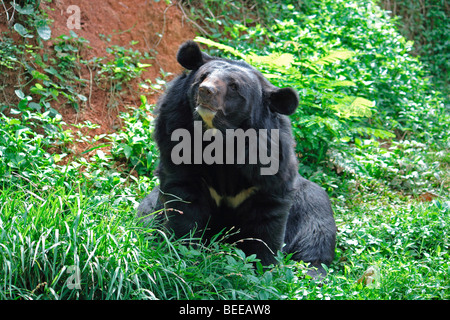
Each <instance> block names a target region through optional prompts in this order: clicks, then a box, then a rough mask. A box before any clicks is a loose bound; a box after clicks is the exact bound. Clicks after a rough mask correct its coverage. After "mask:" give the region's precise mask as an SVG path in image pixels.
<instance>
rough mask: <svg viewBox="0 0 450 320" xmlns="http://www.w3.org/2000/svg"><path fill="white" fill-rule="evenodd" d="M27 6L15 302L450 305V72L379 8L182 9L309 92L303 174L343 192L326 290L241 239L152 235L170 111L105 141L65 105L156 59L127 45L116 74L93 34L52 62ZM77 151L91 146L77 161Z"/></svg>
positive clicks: (3, 218) (14, 193) (0, 244)
mask: <svg viewBox="0 0 450 320" xmlns="http://www.w3.org/2000/svg"><path fill="white" fill-rule="evenodd" d="M25 3H26V4H25V6H23V7H20V8H19V9H18V11H17V12H16V14H17V17H16V18H17V20H15V21H12V23H16V24H18V25H17V26H16V24H14V25H13V26H12V29H11V30H10V31H8V32H5V33H3V34H2V37H3V39H2V42H1V43H0V75H1V79H0V80H1V81H0V87H1V89H2V92H3V94H0V97H1V98H0V102H1V104H0V279H1V280H0V299H12V300H17V299H287V300H290V299H449V298H450V277H449V274H450V257H449V249H450V244H449V223H450V198H449V193H448V189H449V177H450V175H449V170H448V169H449V164H450V157H449V148H450V140H449V135H448V133H449V131H450V128H449V124H450V120H449V119H450V117H449V106H448V105H446V104H445V103H444V102H445V97H443V95H442V94H441V93H440V92H439V91H438V90H437V89H436V87H435V86H434V85H433V83H432V82H430V81H429V80H428V73H427V71H426V70H428V69H429V68H431V70H434V69H433V67H428V65H424V64H423V63H422V62H421V61H420V60H419V59H418V58H415V57H413V56H412V55H411V54H410V52H411V50H414V45H413V43H412V42H411V41H408V40H407V39H406V38H404V37H403V36H401V35H400V33H399V31H398V29H397V27H396V25H395V23H394V21H393V20H392V19H391V18H390V17H389V15H388V14H387V13H386V12H385V11H383V10H381V9H380V8H379V7H378V6H377V5H376V3H374V2H373V1H369V0H339V1H332V0H321V1H319V0H315V1H308V2H305V3H303V2H300V3H298V2H294V1H293V2H290V1H283V2H281V1H275V2H269V1H262V0H261V1H255V2H254V3H253V4H252V6H250V5H248V4H247V3H246V2H244V1H243V2H239V1H238V2H233V4H230V3H229V2H223V1H222V2H220V1H203V2H195V3H194V2H193V3H189V2H188V3H187V4H185V6H184V7H182V9H183V10H184V12H185V14H186V17H187V18H188V19H191V20H193V21H196V24H197V26H198V27H199V29H198V30H199V35H201V37H199V38H197V41H198V42H199V43H202V44H203V47H204V48H205V49H208V48H209V50H210V52H211V53H212V54H215V55H222V56H227V57H230V58H234V59H236V58H239V59H244V60H246V61H248V62H249V63H251V64H252V65H254V66H255V67H257V68H258V69H259V70H261V71H262V72H263V73H265V74H270V75H271V79H270V80H271V81H273V83H274V84H275V85H277V86H280V87H283V86H292V87H294V88H296V90H297V91H298V92H299V95H300V99H301V106H300V107H299V108H298V110H297V111H296V113H295V114H294V115H293V116H292V118H291V119H292V122H293V132H294V135H295V138H296V142H297V145H296V153H297V156H298V157H299V160H300V163H301V165H300V167H299V172H300V173H301V174H302V175H304V176H305V177H307V178H309V179H311V180H313V181H315V182H317V183H318V184H320V185H321V186H322V187H324V188H325V189H326V190H327V192H328V193H329V194H330V196H331V197H332V202H333V207H334V210H335V218H336V222H337V225H338V234H337V248H336V258H335V260H334V261H333V263H332V264H331V265H330V267H329V268H328V276H327V281H326V282H323V283H320V284H319V283H318V282H317V281H315V280H312V279H310V278H309V277H308V276H307V275H306V268H305V265H304V264H302V263H295V262H293V261H291V260H289V256H283V255H281V254H280V255H279V256H278V260H279V264H278V265H277V266H274V267H272V268H269V269H263V268H262V267H260V265H259V264H258V262H257V259H256V257H255V256H249V257H247V256H245V255H244V254H243V252H242V251H240V250H238V249H236V248H235V247H234V246H233V245H224V244H222V243H221V242H220V238H221V237H226V236H227V235H226V234H219V235H217V238H216V239H214V240H213V241H212V243H211V245H209V246H207V247H203V246H193V245H191V244H190V243H189V241H188V239H181V240H174V239H172V238H171V236H170V235H169V234H166V233H164V232H162V231H161V230H159V229H158V228H157V226H156V225H150V226H148V225H147V226H143V225H141V224H139V222H138V221H137V220H136V219H135V210H136V207H137V205H138V203H139V201H140V199H142V198H143V197H144V196H145V195H146V194H148V193H149V192H150V190H151V189H152V188H153V187H154V186H155V185H156V184H157V180H156V178H155V177H154V176H153V171H154V169H155V168H156V164H157V161H158V150H157V148H156V145H155V143H154V142H153V141H152V138H151V133H152V130H153V124H152V113H153V112H154V104H152V103H150V102H149V99H148V98H147V96H146V95H142V96H141V97H139V103H138V105H137V106H134V107H133V108H130V109H128V110H127V111H125V112H123V113H121V114H120V117H119V118H120V121H121V122H120V123H121V127H119V129H118V130H117V131H116V132H114V133H105V134H104V135H102V136H96V134H95V133H94V132H95V130H96V125H95V123H89V122H86V123H84V124H78V125H76V126H73V125H71V124H70V123H67V122H65V121H64V119H63V116H61V115H60V114H59V112H58V111H57V110H56V107H55V103H57V102H58V103H59V104H61V103H62V104H65V106H64V107H66V108H79V109H80V108H82V107H83V106H85V105H86V104H88V103H89V99H90V98H91V97H90V93H89V90H87V89H86V86H87V83H86V81H83V80H81V79H80V78H81V77H80V75H79V72H80V70H81V68H82V66H83V65H84V66H86V65H88V66H89V68H90V69H91V71H92V72H93V74H92V81H99V82H101V81H103V80H102V79H103V78H105V79H109V80H111V81H112V82H111V84H110V85H109V86H107V85H105V88H104V90H106V91H108V92H112V91H114V93H116V92H117V91H118V90H121V88H122V87H125V86H126V82H127V81H132V80H133V79H135V78H137V77H138V76H139V75H140V74H141V72H142V71H143V69H145V68H146V65H147V63H146V62H145V61H143V60H142V59H143V57H146V54H145V53H143V52H137V51H136V49H133V48H132V46H130V47H126V48H125V47H110V48H111V49H110V51H111V53H112V56H113V58H112V59H111V60H108V59H107V58H105V57H107V56H108V54H107V52H105V54H104V57H98V59H93V60H91V62H89V61H88V60H83V59H82V58H81V57H80V55H79V54H80V52H81V51H83V50H89V48H88V46H89V43H87V42H86V41H85V39H80V38H79V37H78V36H76V32H75V33H70V32H67V34H66V36H62V37H57V38H55V39H54V41H53V43H54V44H56V45H55V46H53V47H50V48H47V49H43V48H44V46H43V44H42V43H43V42H44V41H46V39H47V37H49V36H50V37H51V35H49V30H51V28H52V24H51V21H47V20H46V14H45V12H42V11H41V10H38V9H37V7H35V6H34V5H33V4H34V2H33V1H28V2H25ZM2 4H4V5H5V7H6V8H9V4H7V3H6V1H2ZM50 6H51V4H50ZM8 12H11V11H8ZM21 15H22V17H21ZM8 19H10V17H9V18H8ZM8 21H11V20H8ZM442 45H443V46H445V45H446V44H445V43H444V44H442ZM447 46H448V44H447ZM46 50H47V51H46ZM442 52H444V51H441V50H439V54H442ZM149 54H150V53H149ZM432 61H433V59H432V58H430V59H427V61H425V62H426V63H431V62H432ZM442 65H443V63H442V59H439V66H437V68H438V67H439V68H441V67H442ZM102 77H103V78H102ZM114 77H116V78H114ZM96 79H97V80H96ZM123 79H127V80H126V81H125V80H123ZM158 81H159V82H158V83H159V84H162V83H164V81H163V80H161V79H159V80H158ZM112 86H113V87H114V90H113V89H111V88H112ZM11 88H13V89H11ZM114 102H115V104H117V103H122V102H121V101H120V99H115V100H114ZM79 128H82V129H83V131H78V130H77V129H79ZM76 143H86V144H88V145H89V148H88V150H87V151H86V152H83V153H76V152H73V148H72V146H73V145H74V144H76ZM155 214H158V213H155ZM254 263H255V264H256V268H254V267H253V264H254Z"/></svg>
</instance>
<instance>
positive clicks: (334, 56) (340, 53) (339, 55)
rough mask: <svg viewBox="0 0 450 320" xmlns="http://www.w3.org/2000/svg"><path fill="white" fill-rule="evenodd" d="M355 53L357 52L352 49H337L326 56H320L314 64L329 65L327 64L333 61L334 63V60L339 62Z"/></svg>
mask: <svg viewBox="0 0 450 320" xmlns="http://www.w3.org/2000/svg"><path fill="white" fill-rule="evenodd" d="M355 54H356V53H355V52H354V51H350V50H336V51H332V52H331V53H329V54H328V55H326V56H325V57H323V58H320V59H319V60H317V61H315V62H314V64H321V65H327V64H331V63H334V62H337V61H340V60H345V59H348V58H351V57H353V56H354V55H355Z"/></svg>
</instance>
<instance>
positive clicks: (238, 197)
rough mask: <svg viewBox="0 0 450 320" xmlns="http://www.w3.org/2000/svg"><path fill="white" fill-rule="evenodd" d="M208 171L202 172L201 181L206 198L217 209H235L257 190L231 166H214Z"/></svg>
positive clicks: (255, 186)
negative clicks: (204, 187)
mask: <svg viewBox="0 0 450 320" xmlns="http://www.w3.org/2000/svg"><path fill="white" fill-rule="evenodd" d="M208 169H209V170H205V171H204V172H203V174H202V180H203V182H204V184H205V186H206V188H207V190H208V191H207V193H208V194H207V196H209V197H210V198H211V199H212V200H213V202H214V203H215V205H216V206H217V207H223V206H226V207H229V208H234V209H236V208H238V207H239V206H240V205H241V204H242V203H243V202H245V201H246V200H247V199H249V198H250V197H252V196H253V195H254V194H256V193H257V192H258V190H259V187H258V186H257V185H254V184H252V182H251V181H248V180H247V179H246V177H244V175H242V174H241V173H240V172H239V171H238V170H236V168H234V167H233V166H227V165H215V166H211V167H210V168H208Z"/></svg>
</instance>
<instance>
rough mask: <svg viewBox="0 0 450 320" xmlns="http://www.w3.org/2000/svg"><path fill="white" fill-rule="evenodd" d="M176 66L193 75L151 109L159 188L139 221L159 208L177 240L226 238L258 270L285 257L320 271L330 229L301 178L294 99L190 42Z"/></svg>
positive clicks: (327, 258) (329, 249)
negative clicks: (292, 119) (221, 235)
mask: <svg viewBox="0 0 450 320" xmlns="http://www.w3.org/2000/svg"><path fill="white" fill-rule="evenodd" d="M177 60H178V62H179V63H180V64H181V65H182V66H183V67H184V68H185V69H188V70H190V72H188V73H183V74H182V75H180V76H178V77H177V78H175V79H174V80H173V81H171V83H170V84H169V86H168V88H167V90H166V92H165V94H164V95H163V96H162V97H161V98H160V100H159V102H158V111H157V113H158V115H157V118H156V125H155V132H154V138H155V140H156V142H157V145H158V148H159V150H160V164H159V167H158V170H157V171H158V173H157V174H158V176H159V179H160V186H159V188H155V189H154V190H153V191H152V192H151V193H150V195H148V196H147V197H146V198H144V200H143V201H142V202H141V204H140V205H139V207H138V215H139V216H140V217H147V219H149V218H150V217H153V216H154V215H152V213H153V212H154V211H156V210H160V209H164V214H160V215H156V217H157V219H161V220H162V222H163V223H164V225H165V227H166V228H167V229H169V230H172V231H173V232H174V233H175V236H176V237H182V236H184V235H186V234H188V233H190V232H191V233H192V232H193V233H194V235H198V236H201V237H202V238H203V239H206V240H208V239H210V238H211V237H212V236H214V235H215V234H217V233H219V232H220V231H224V230H225V231H229V230H231V232H229V234H230V235H229V236H228V237H226V241H229V242H231V243H236V244H237V246H238V247H239V248H241V249H242V250H243V251H244V252H245V253H246V254H248V255H250V254H256V255H257V257H258V258H259V259H260V260H261V262H262V264H263V265H270V264H271V263H275V262H276V259H275V256H274V254H275V253H276V252H277V250H283V251H285V252H287V253H293V256H292V257H293V259H295V260H303V261H305V262H310V263H311V264H312V265H313V266H315V267H317V268H318V269H319V271H320V272H321V273H324V270H323V268H322V266H321V264H322V263H323V264H326V265H328V264H330V263H331V261H332V260H333V258H334V248H335V236H336V225H335V221H334V218H333V211H332V209H331V205H330V201H329V198H328V195H327V194H326V192H325V191H324V190H323V189H322V188H320V187H319V186H318V185H317V184H315V183H313V182H311V181H308V180H306V179H304V178H302V177H301V176H300V175H299V173H298V168H297V167H298V163H297V159H296V157H295V153H294V139H293V137H292V133H291V124H290V120H289V118H288V117H287V115H289V114H292V113H293V112H294V111H295V109H296V108H297V106H298V95H297V92H296V91H295V90H293V89H291V88H282V89H280V88H278V87H275V86H274V85H272V84H271V83H270V82H269V81H268V80H267V79H266V78H265V77H264V76H263V75H262V74H261V73H260V72H259V71H257V70H256V69H255V68H253V67H251V66H250V65H248V64H247V63H245V62H243V61H234V60H229V59H223V58H218V57H212V56H209V55H208V54H206V53H204V52H202V51H201V50H200V48H199V46H198V45H197V44H196V43H195V42H193V41H187V42H185V43H184V44H182V45H181V46H180V48H179V51H178V54H177ZM181 138H183V139H181ZM209 141H211V142H210V143H208V142H209ZM267 154H270V157H268V156H267ZM258 156H259V157H258ZM152 219H153V218H152ZM283 245H284V246H283Z"/></svg>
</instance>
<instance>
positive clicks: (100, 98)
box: [41, 0, 195, 154]
mask: <svg viewBox="0 0 450 320" xmlns="http://www.w3.org/2000/svg"><path fill="white" fill-rule="evenodd" d="M73 4H74V2H73V1H72V0H59V1H53V2H52V3H50V4H46V3H44V4H41V7H42V8H43V9H44V10H45V11H46V12H47V13H48V15H49V18H50V19H52V20H53V23H52V24H51V29H52V38H56V37H58V36H60V35H62V34H67V35H68V34H69V32H70V29H69V28H68V26H67V21H68V19H69V17H70V16H71V15H72V14H73V12H71V11H69V12H68V11H67V9H68V7H69V6H70V5H73ZM76 5H77V6H78V7H79V8H80V13H81V19H80V26H81V28H80V29H74V30H73V31H75V32H76V33H77V34H78V36H80V37H83V38H85V39H87V40H89V44H88V48H87V49H84V50H83V51H82V56H83V58H84V59H91V58H93V57H104V56H107V53H106V48H107V47H108V46H111V45H118V46H122V47H126V48H127V47H130V46H129V44H130V42H131V41H138V44H136V45H133V47H132V48H133V49H138V50H139V51H140V52H142V53H143V52H148V53H149V54H150V56H152V57H154V58H155V59H152V60H150V61H148V62H149V63H151V64H152V66H151V67H149V68H148V70H147V71H145V72H143V74H142V76H141V79H137V80H136V81H134V83H130V84H129V85H130V86H132V87H134V88H137V83H139V82H141V81H143V80H144V79H150V80H152V81H153V82H154V79H155V78H156V77H158V76H160V69H163V70H164V71H165V72H171V73H173V74H177V73H179V72H181V70H182V69H181V67H180V66H179V65H178V63H177V62H176V58H175V55H176V52H177V49H178V47H179V45H180V44H181V43H182V42H184V41H186V40H188V39H193V38H194V37H195V31H194V29H193V27H192V26H191V25H190V24H189V22H187V20H186V19H185V16H184V14H183V12H182V10H181V9H180V8H179V6H178V4H172V5H167V4H165V2H164V1H160V2H155V1H153V0H122V1H116V0H101V1H99V0H97V1H92V0H78V1H76ZM102 35H103V36H102ZM105 36H106V37H108V38H110V39H111V40H110V41H109V42H108V41H106V40H105ZM46 45H49V46H51V45H52V43H51V41H49V42H47V43H46ZM81 77H82V78H83V79H86V80H90V84H89V87H88V88H85V90H86V92H84V94H86V95H89V96H90V99H89V102H88V103H86V104H85V105H84V106H83V107H82V109H81V110H80V111H79V112H76V111H75V110H74V109H73V108H71V107H69V106H67V105H61V106H58V105H55V106H53V105H52V106H53V107H54V108H56V109H57V110H58V111H59V112H60V113H61V114H62V116H63V120H64V121H65V122H66V123H68V124H74V123H80V122H83V121H85V120H89V121H91V122H93V123H96V124H99V125H100V128H99V129H95V130H94V131H90V132H89V135H90V136H92V135H99V134H102V133H108V132H112V131H114V130H116V129H117V128H118V127H120V123H118V121H119V119H118V117H117V115H118V113H119V112H120V111H124V110H125V106H126V105H131V106H134V105H135V106H137V105H139V93H136V92H134V93H133V94H130V93H128V94H125V95H123V96H120V103H119V105H118V106H117V107H115V108H108V106H107V104H108V99H109V97H108V95H109V92H108V91H105V90H104V89H103V90H102V89H101V88H99V87H97V86H96V84H95V81H92V71H91V70H89V69H88V68H87V67H84V68H83V70H81ZM143 93H144V94H146V95H148V99H149V101H151V102H155V101H156V99H157V97H156V96H155V95H151V94H150V93H149V92H143ZM71 129H72V130H74V128H71ZM89 147H92V146H89V145H87V144H86V145H83V144H78V145H75V146H73V151H74V152H75V154H79V153H80V152H83V151H85V150H86V149H87V148H89Z"/></svg>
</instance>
